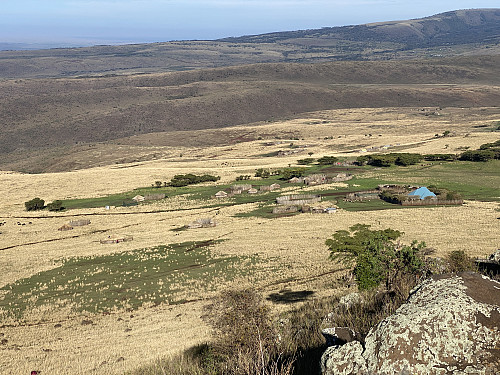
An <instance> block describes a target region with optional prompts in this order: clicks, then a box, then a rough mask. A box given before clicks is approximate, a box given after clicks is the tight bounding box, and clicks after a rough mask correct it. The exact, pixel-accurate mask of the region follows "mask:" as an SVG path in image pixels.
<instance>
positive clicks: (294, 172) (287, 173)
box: [280, 168, 306, 180]
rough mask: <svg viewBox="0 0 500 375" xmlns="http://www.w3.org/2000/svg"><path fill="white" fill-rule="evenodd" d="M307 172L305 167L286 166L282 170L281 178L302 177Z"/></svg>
mask: <svg viewBox="0 0 500 375" xmlns="http://www.w3.org/2000/svg"><path fill="white" fill-rule="evenodd" d="M305 172H306V169H305V168H285V169H283V170H282V171H281V177H280V179H281V180H289V179H291V178H294V177H302V176H303V175H304V173H305Z"/></svg>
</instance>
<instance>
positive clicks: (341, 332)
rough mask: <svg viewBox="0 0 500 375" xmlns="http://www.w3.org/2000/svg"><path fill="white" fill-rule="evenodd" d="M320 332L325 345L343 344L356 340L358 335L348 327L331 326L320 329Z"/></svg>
mask: <svg viewBox="0 0 500 375" xmlns="http://www.w3.org/2000/svg"><path fill="white" fill-rule="evenodd" d="M321 334H322V335H323V337H324V338H325V340H326V345H328V346H334V345H344V344H346V343H348V342H351V341H355V340H357V339H358V338H359V337H360V335H359V334H357V333H356V332H354V331H353V330H352V329H350V328H348V327H332V328H325V329H323V330H321Z"/></svg>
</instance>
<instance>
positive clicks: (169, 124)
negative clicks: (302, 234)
mask: <svg viewBox="0 0 500 375" xmlns="http://www.w3.org/2000/svg"><path fill="white" fill-rule="evenodd" d="M499 73H500V56H493V57H487V56H483V57H459V58H453V59H434V60H412V61H365V62H356V61H354V62H353V61H343V62H330V63H317V64H291V63H278V64H253V65H244V66H238V67H229V68H215V69H204V70H193V71H186V72H173V73H162V74H150V75H130V76H114V77H101V78H64V79H30V80H8V81H3V82H0V116H1V119H2V132H1V133H0V156H1V160H2V162H1V163H0V168H1V169H20V170H24V171H31V172H42V171H50V170H54V168H53V164H54V160H52V161H51V159H50V158H48V157H47V156H48V155H51V154H52V153H54V152H55V150H61V149H64V154H65V155H67V154H71V152H72V151H71V150H72V149H74V148H75V147H80V148H81V147H89V146H90V145H93V144H96V143H113V142H124V139H125V138H131V137H132V138H134V137H137V136H144V135H147V134H152V135H156V136H155V137H149V138H147V142H145V143H140V142H139V143H137V142H136V143H135V145H137V146H144V147H150V146H168V144H172V142H173V144H175V145H177V146H179V145H180V144H179V142H180V140H179V139H177V134H178V132H182V131H200V130H204V129H221V128H227V127H231V126H236V125H244V124H251V123H256V122H259V121H266V122H269V121H275V120H277V119H285V118H294V117H298V116H301V114H303V113H307V112H311V111H318V110H325V109H337V108H368V107H370V108H377V107H419V106H424V107H425V106H431V107H432V106H442V107H450V106H451V107H484V106H497V105H498V103H499V102H500V89H499V83H500V82H499V81H500V74H499ZM160 134H168V135H169V136H168V137H160V136H159V135H160ZM160 140H161V141H160ZM185 141H186V140H185ZM199 142H200V144H199V145H200V146H203V144H204V142H209V143H210V142H211V141H209V140H203V139H202V140H200V141H199ZM125 143H127V142H125ZM58 152H59V151H58ZM110 152H111V151H110ZM40 154H42V155H43V157H42V158H41V159H40V157H39V156H40ZM34 155H39V156H38V157H36V158H35V159H33V160H32V159H31V158H32V157H33V156H34ZM153 155H154V154H153ZM151 157H152V158H154V156H151ZM104 159H106V158H105V156H104V155H103V160H104ZM30 160H31V161H30ZM22 161H25V163H21V162H22ZM13 163H14V164H13ZM20 163H21V164H22V165H21V164H20ZM82 167H85V163H83V162H81V163H79V164H78V165H74V164H72V163H66V164H65V165H64V166H63V167H61V166H59V167H58V168H56V169H71V168H82Z"/></svg>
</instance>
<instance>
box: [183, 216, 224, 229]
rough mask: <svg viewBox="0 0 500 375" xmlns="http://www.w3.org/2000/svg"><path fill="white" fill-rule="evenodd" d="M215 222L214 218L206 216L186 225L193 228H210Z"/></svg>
mask: <svg viewBox="0 0 500 375" xmlns="http://www.w3.org/2000/svg"><path fill="white" fill-rule="evenodd" d="M216 225H217V223H216V222H215V220H214V219H213V218H211V217H206V218H201V219H198V220H196V221H194V222H192V223H190V224H188V225H187V227H188V228H189V229H195V228H212V227H215V226H216Z"/></svg>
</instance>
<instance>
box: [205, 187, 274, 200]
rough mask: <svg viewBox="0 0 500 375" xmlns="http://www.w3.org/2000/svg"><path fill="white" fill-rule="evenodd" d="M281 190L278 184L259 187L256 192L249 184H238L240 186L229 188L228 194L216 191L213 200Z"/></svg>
mask: <svg viewBox="0 0 500 375" xmlns="http://www.w3.org/2000/svg"><path fill="white" fill-rule="evenodd" d="M279 189H281V185H280V184H271V185H264V186H260V187H259V189H258V190H257V189H256V188H254V187H253V186H252V185H250V184H240V185H233V186H231V188H230V192H226V191H224V190H221V191H218V192H217V193H215V198H219V199H222V198H228V197H233V196H235V195H239V194H243V193H246V194H257V193H265V192H269V191H275V190H279Z"/></svg>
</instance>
